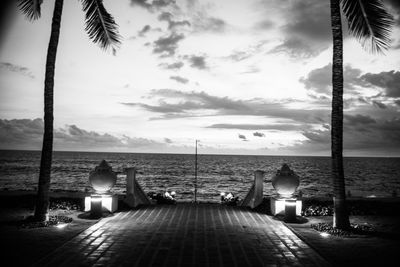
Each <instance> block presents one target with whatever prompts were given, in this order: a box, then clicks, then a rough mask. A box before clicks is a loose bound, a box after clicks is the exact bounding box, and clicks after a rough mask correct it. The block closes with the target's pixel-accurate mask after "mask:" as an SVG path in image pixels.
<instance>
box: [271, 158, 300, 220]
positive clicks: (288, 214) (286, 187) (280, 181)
mask: <svg viewBox="0 0 400 267" xmlns="http://www.w3.org/2000/svg"><path fill="white" fill-rule="evenodd" d="M271 182H272V186H273V187H274V188H275V190H276V192H277V196H274V197H271V213H272V215H278V214H282V215H285V221H287V222H293V221H295V220H296V215H298V216H300V215H301V206H302V205H301V204H302V203H301V200H298V199H296V197H295V196H294V193H295V192H296V190H297V188H298V187H299V184H300V179H299V176H297V175H296V174H295V172H294V171H293V170H291V169H290V167H289V165H287V164H283V165H282V168H281V169H280V170H278V171H277V172H276V175H275V176H273V177H272V180H271Z"/></svg>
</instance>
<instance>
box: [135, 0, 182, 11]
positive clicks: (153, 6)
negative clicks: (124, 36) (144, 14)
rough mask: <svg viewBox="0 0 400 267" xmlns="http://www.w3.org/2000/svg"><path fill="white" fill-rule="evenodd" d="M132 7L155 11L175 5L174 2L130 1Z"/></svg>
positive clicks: (159, 0) (160, 0)
mask: <svg viewBox="0 0 400 267" xmlns="http://www.w3.org/2000/svg"><path fill="white" fill-rule="evenodd" d="M130 1H131V5H132V6H140V7H142V8H146V9H147V10H149V11H155V10H158V9H160V8H163V7H167V6H169V5H173V4H175V3H176V1H175V0H153V1H151V0H130Z"/></svg>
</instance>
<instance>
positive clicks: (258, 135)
mask: <svg viewBox="0 0 400 267" xmlns="http://www.w3.org/2000/svg"><path fill="white" fill-rule="evenodd" d="M253 136H257V137H265V134H263V133H260V132H255V133H253Z"/></svg>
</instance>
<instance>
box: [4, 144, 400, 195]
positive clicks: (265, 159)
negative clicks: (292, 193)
mask: <svg viewBox="0 0 400 267" xmlns="http://www.w3.org/2000/svg"><path fill="white" fill-rule="evenodd" d="M102 159H105V160H107V162H108V163H109V164H110V165H111V166H112V167H113V170H114V171H115V172H117V173H118V179H117V183H116V185H115V187H114V188H113V191H114V192H116V193H124V192H125V186H126V182H125V180H126V175H124V173H123V169H124V168H126V167H136V168H137V170H138V174H137V180H138V182H139V183H140V184H141V186H142V187H143V189H144V190H145V191H146V192H164V191H175V192H176V193H177V200H178V201H191V200H193V192H194V155H187V154H140V153H138V154H136V153H95V152H54V154H53V165H52V175H51V179H52V180H51V190H66V191H83V192H84V191H85V190H90V185H89V179H88V177H89V172H90V171H91V170H93V169H94V168H95V166H96V165H98V164H99V163H100V161H101V160H102ZM39 163H40V152H39V151H1V150H0V190H35V189H36V188H37V180H38V176H39ZM283 163H287V164H289V166H290V167H291V168H292V169H293V170H294V171H295V172H296V173H297V174H298V175H299V177H300V186H299V190H301V192H302V193H303V196H332V186H331V185H332V181H331V176H330V170H331V167H330V158H329V157H291V156H290V157H289V156H288V157H283V156H237V155H198V180H197V185H198V191H197V192H198V200H200V201H207V202H218V201H219V195H220V193H221V192H232V193H233V194H234V195H235V196H239V197H240V198H243V197H245V196H246V193H247V192H248V190H249V188H250V187H251V185H252V183H253V179H254V171H255V170H263V171H265V180H264V194H265V195H272V194H273V193H274V189H273V188H272V185H271V183H270V182H268V180H270V179H271V178H272V176H273V175H274V174H275V173H276V171H277V170H278V169H280V167H281V166H282V164H283ZM344 164H345V178H346V190H350V191H351V193H352V195H353V196H371V195H375V196H377V197H385V196H391V195H392V194H393V192H394V191H395V192H397V194H400V158H363V157H360V158H355V157H354V158H345V160H344Z"/></svg>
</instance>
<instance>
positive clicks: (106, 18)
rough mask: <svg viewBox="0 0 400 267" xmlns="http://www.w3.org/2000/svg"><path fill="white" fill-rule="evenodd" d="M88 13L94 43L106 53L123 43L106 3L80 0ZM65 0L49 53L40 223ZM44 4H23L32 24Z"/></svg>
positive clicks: (25, 0)
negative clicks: (104, 4) (105, 6)
mask: <svg viewBox="0 0 400 267" xmlns="http://www.w3.org/2000/svg"><path fill="white" fill-rule="evenodd" d="M80 1H81V2H82V5H83V11H84V12H85V13H86V14H85V15H86V16H85V20H86V28H85V30H86V32H87V33H88V35H89V37H90V39H91V40H92V41H93V42H94V43H97V44H99V45H100V47H101V48H103V49H108V48H112V49H115V47H116V46H117V45H118V44H119V43H120V35H119V34H118V29H117V28H118V25H117V24H116V23H115V21H114V18H113V17H112V16H111V15H110V14H109V13H108V12H107V10H106V9H105V8H104V6H103V0H80ZM63 2H64V1H63V0H55V5H54V13H53V18H52V24H51V35H50V41H49V46H48V49H47V59H46V74H45V81H44V135H43V147H42V155H41V160H40V173H39V182H38V192H37V197H36V205H35V214H34V217H35V219H36V220H38V221H45V220H48V217H49V216H48V209H49V189H50V174H51V163H52V154H53V120H54V115H53V106H54V103H53V94H54V71H55V63H56V55H57V47H58V39H59V35H60V25H61V14H62V10H63ZM42 3H43V0H19V4H18V6H19V8H20V9H21V10H22V12H23V13H24V14H25V15H26V16H27V17H28V19H30V20H36V19H38V18H40V15H41V14H40V8H41V4H42Z"/></svg>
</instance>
